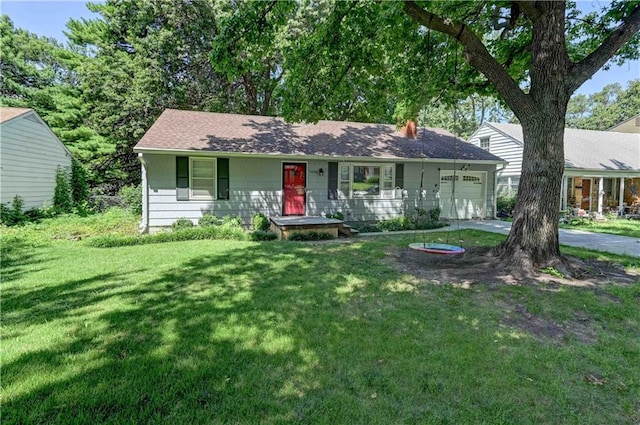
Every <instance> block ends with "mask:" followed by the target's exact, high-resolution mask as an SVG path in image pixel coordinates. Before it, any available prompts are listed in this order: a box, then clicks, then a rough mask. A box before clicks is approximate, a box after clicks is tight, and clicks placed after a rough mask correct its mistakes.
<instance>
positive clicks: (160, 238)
mask: <svg viewBox="0 0 640 425" xmlns="http://www.w3.org/2000/svg"><path fill="white" fill-rule="evenodd" d="M187 221H189V220H187ZM189 222H190V221H189ZM185 223H186V222H185ZM174 224H175V223H174ZM246 238H247V235H246V232H245V231H244V230H243V229H242V228H239V227H237V226H232V225H226V226H225V225H221V226H206V227H194V226H193V223H191V226H188V225H187V226H184V227H174V230H173V231H172V232H158V233H153V234H150V235H137V236H122V235H105V236H96V237H93V238H90V239H88V240H87V245H88V246H91V247H94V248H113V247H119V246H132V245H146V244H152V243H164V242H179V241H193V240H205V239H230V240H245V239H246Z"/></svg>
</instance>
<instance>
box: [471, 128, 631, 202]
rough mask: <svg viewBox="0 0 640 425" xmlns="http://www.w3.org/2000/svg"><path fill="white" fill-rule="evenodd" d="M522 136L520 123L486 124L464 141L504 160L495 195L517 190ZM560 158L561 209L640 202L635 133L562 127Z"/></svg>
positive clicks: (522, 144)
mask: <svg viewBox="0 0 640 425" xmlns="http://www.w3.org/2000/svg"><path fill="white" fill-rule="evenodd" d="M523 140H524V139H523V136H522V127H521V126H520V125H517V124H503V123H489V122H487V123H484V124H482V125H481V126H480V128H478V130H476V132H475V133H473V135H472V136H471V137H470V138H469V140H468V141H469V143H471V144H472V145H475V146H478V147H481V148H482V149H485V150H487V151H488V152H491V153H493V154H495V155H498V156H499V157H500V158H503V159H505V160H506V161H508V162H509V165H507V166H506V167H505V168H504V169H502V170H500V172H499V173H498V178H497V192H498V195H499V196H500V195H501V194H503V195H509V194H515V193H517V190H518V184H519V182H520V172H521V168H522V151H523V146H524V142H523ZM564 157H565V158H564V159H565V168H564V177H563V182H562V203H561V205H562V209H570V208H581V209H584V210H585V211H593V212H598V213H603V212H607V211H616V212H618V211H626V212H628V211H627V210H628V209H630V208H631V206H632V205H633V204H634V203H636V202H638V201H640V193H639V191H638V188H639V187H640V135H638V134H631V133H621V132H611V131H595V130H578V129H573V128H567V129H566V130H565V133H564Z"/></svg>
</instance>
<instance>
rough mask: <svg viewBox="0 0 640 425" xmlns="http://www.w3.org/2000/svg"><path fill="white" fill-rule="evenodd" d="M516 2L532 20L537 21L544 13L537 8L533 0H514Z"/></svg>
mask: <svg viewBox="0 0 640 425" xmlns="http://www.w3.org/2000/svg"><path fill="white" fill-rule="evenodd" d="M514 3H515V4H517V5H518V7H519V8H520V10H522V11H523V12H524V14H525V15H527V16H528V17H529V19H531V20H532V21H535V20H536V19H538V18H540V16H542V13H541V12H540V10H538V8H536V6H535V4H534V3H533V2H532V1H514Z"/></svg>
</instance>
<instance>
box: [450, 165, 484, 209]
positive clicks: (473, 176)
mask: <svg viewBox="0 0 640 425" xmlns="http://www.w3.org/2000/svg"><path fill="white" fill-rule="evenodd" d="M486 178H487V173H485V172H477V171H476V172H473V171H456V173H455V175H454V173H453V171H452V170H441V171H440V209H441V210H442V212H441V216H442V217H444V218H449V219H456V218H457V219H471V218H477V217H484V213H485V209H484V205H485V193H486V190H485V181H486ZM454 182H455V193H454Z"/></svg>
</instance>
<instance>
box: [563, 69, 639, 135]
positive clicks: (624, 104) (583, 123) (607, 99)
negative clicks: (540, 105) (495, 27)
mask: <svg viewBox="0 0 640 425" xmlns="http://www.w3.org/2000/svg"><path fill="white" fill-rule="evenodd" d="M638 111H640V79H635V80H632V81H629V83H628V86H627V88H626V90H625V89H623V88H622V87H621V86H620V84H618V83H613V84H608V85H606V86H605V87H604V88H603V89H602V90H601V91H599V92H597V93H593V94H591V95H589V96H588V97H587V96H585V95H584V94H579V95H576V96H574V97H572V98H571V100H570V101H569V105H568V109H567V127H574V128H583V129H588V130H608V129H609V128H611V127H613V126H614V125H616V124H619V123H620V122H622V121H625V120H627V119H629V118H630V117H632V116H634V115H636V114H638Z"/></svg>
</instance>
